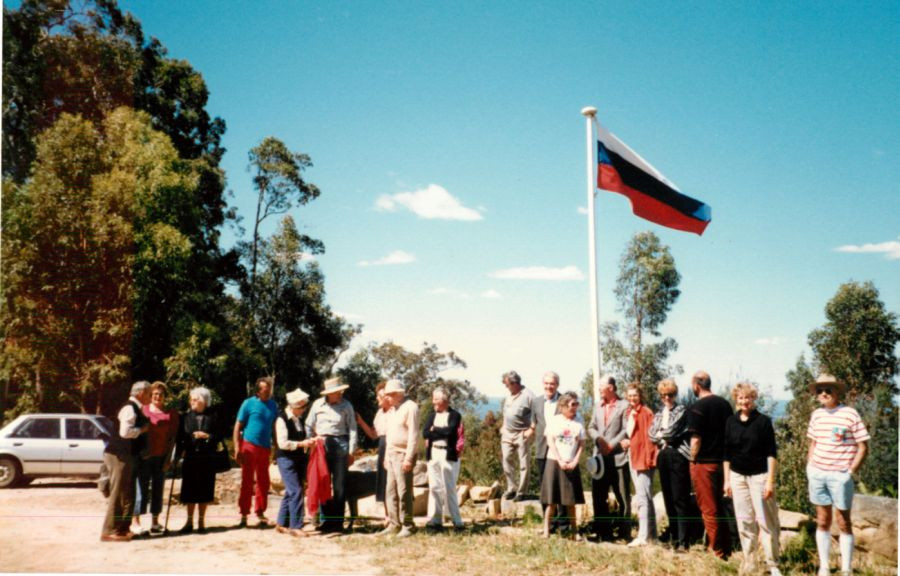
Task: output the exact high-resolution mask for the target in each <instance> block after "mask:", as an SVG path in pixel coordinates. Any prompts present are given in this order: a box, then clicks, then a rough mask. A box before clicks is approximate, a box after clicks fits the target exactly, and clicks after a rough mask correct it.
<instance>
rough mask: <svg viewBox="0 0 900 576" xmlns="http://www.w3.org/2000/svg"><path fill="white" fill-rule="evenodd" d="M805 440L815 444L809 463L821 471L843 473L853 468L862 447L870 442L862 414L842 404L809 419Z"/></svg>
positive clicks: (822, 410) (817, 411) (817, 412)
mask: <svg viewBox="0 0 900 576" xmlns="http://www.w3.org/2000/svg"><path fill="white" fill-rule="evenodd" d="M806 437H807V438H809V439H810V440H814V441H815V442H816V446H815V448H813V453H812V459H811V460H810V463H811V464H812V465H813V466H815V467H816V468H818V469H820V470H835V471H840V472H843V471H845V470H848V469H849V468H850V465H851V464H852V463H853V458H855V457H856V453H857V452H858V451H859V443H860V442H866V441H868V440H869V431H868V430H866V425H865V423H863V421H862V419H861V418H860V417H859V412H857V411H856V410H855V409H854V408H851V407H849V406H844V405H843V404H841V405H840V406H838V407H837V408H832V409H831V410H828V409H826V408H818V409H816V411H815V412H813V413H812V417H811V418H810V419H809V426H808V427H807V429H806Z"/></svg>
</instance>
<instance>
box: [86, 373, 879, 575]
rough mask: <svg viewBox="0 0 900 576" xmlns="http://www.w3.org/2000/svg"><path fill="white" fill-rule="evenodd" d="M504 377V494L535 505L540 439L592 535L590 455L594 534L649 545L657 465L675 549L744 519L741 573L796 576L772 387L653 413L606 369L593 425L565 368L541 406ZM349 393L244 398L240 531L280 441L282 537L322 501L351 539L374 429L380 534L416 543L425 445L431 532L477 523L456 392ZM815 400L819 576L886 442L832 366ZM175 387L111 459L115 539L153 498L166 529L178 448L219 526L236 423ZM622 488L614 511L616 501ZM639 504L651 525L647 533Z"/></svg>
mask: <svg viewBox="0 0 900 576" xmlns="http://www.w3.org/2000/svg"><path fill="white" fill-rule="evenodd" d="M503 383H504V384H505V385H506V387H507V390H508V395H507V396H506V397H505V398H504V399H503V402H502V405H501V412H502V420H501V429H500V438H501V440H500V443H501V446H500V448H501V455H502V464H503V471H504V476H505V480H506V492H505V493H504V494H503V497H504V498H505V499H509V500H522V499H524V498H525V497H526V496H525V494H526V491H527V489H528V486H529V473H530V470H531V462H530V458H531V448H532V444H534V450H535V452H534V454H535V458H536V461H537V469H538V472H539V474H540V479H539V485H540V501H541V503H542V505H543V507H544V525H543V533H544V535H545V536H549V535H550V533H551V531H553V530H554V529H557V528H563V527H564V526H566V525H568V526H569V527H570V528H571V531H570V534H571V536H572V537H573V538H576V539H577V538H580V537H579V536H578V530H577V529H576V528H577V527H576V526H575V506H576V505H577V504H583V503H584V501H585V498H584V488H583V486H582V482H581V474H580V463H581V461H582V455H583V454H585V453H588V452H589V453H590V455H589V456H587V458H585V461H586V466H587V469H588V471H589V473H590V475H591V493H592V496H593V504H594V510H593V512H594V514H593V519H592V522H591V531H592V532H593V536H594V537H596V538H598V539H601V540H614V539H617V538H618V539H625V540H627V541H629V542H628V545H629V546H633V547H635V546H645V545H647V544H650V543H652V542H654V541H656V540H657V539H658V535H657V526H656V510H655V508H654V504H653V497H652V486H653V478H654V475H655V473H656V471H657V470H658V471H659V474H660V486H661V488H662V494H663V501H664V503H665V508H666V512H667V515H668V517H669V529H668V539H669V542H670V544H671V545H672V546H673V547H674V548H675V549H680V548H687V547H689V546H690V544H691V542H692V539H693V534H694V530H693V526H692V522H691V519H692V518H693V517H695V516H696V512H695V510H696V508H695V507H698V508H699V514H700V517H701V518H702V523H703V528H704V530H705V533H706V538H707V542H708V547H709V549H710V550H711V551H712V552H713V553H714V554H716V555H717V556H719V557H726V556H727V555H728V554H729V553H730V542H731V537H730V534H729V524H730V523H732V522H735V523H736V526H737V531H738V534H739V537H740V543H741V548H742V550H743V553H744V560H743V563H742V571H744V572H750V571H753V570H755V568H756V555H757V549H758V548H759V545H760V543H761V546H762V550H763V554H764V559H765V563H766V566H767V568H768V569H769V571H770V573H771V574H773V575H777V574H780V572H779V569H778V558H779V554H780V551H779V533H780V527H779V521H778V506H777V503H776V501H775V483H776V478H777V447H776V442H775V432H774V427H773V424H772V420H771V418H770V417H768V416H766V415H764V414H761V413H760V412H759V411H758V410H757V408H756V401H757V399H758V394H759V392H758V390H757V389H756V387H755V386H754V385H752V384H750V383H747V382H741V383H739V384H737V385H735V386H734V388H733V389H732V391H731V395H732V400H733V402H734V406H735V407H736V409H737V411H736V412H735V411H734V410H733V409H732V404H731V403H730V402H728V401H727V400H726V399H724V398H722V397H720V396H718V395H716V394H714V393H713V392H712V390H711V388H712V382H711V379H710V376H709V375H708V374H707V373H705V372H702V371H701V372H697V373H696V374H695V375H694V376H693V377H692V379H691V390H692V392H693V394H694V396H695V397H696V400H695V401H694V402H692V403H690V404H689V406H687V407H686V406H684V405H682V404H679V403H678V387H677V385H676V384H675V382H674V380H671V379H665V380H662V381H661V382H659V384H658V386H657V392H658V394H659V398H660V402H661V406H660V407H659V409H658V410H657V411H656V412H654V411H653V410H652V409H651V408H650V407H649V406H648V405H647V404H646V403H645V399H644V392H643V389H642V388H641V386H640V385H639V384H637V383H632V384H628V385H627V386H625V389H624V392H625V398H624V399H622V398H620V397H619V394H618V388H617V385H616V380H615V378H613V377H612V376H604V377H602V378H601V379H600V384H599V389H598V390H597V391H596V397H597V401H596V402H595V405H594V409H593V412H592V414H591V417H590V421H589V422H588V423H587V425H586V426H585V424H584V423H583V421H582V417H581V415H580V413H579V410H578V407H579V405H580V403H579V400H578V396H577V394H575V393H573V392H567V393H560V392H559V376H558V375H557V374H556V373H555V372H547V373H546V374H545V375H544V378H543V394H540V395H537V396H535V395H534V394H532V393H531V392H530V391H529V390H528V389H527V388H525V387H524V386H523V385H522V380H521V377H520V376H519V375H518V374H517V373H516V372H515V371H510V372H507V373H505V374H504V375H503ZM347 388H348V386H347V385H346V384H344V383H343V382H342V381H341V380H340V379H339V378H332V379H329V380H327V381H326V382H325V383H324V386H323V389H322V391H321V394H320V397H319V398H317V399H316V400H315V401H314V402H312V405H311V406H309V400H310V396H309V394H307V393H306V392H304V391H303V390H301V389H299V388H297V389H296V390H293V391H290V392H288V393H287V395H286V400H287V405H286V406H285V407H284V409H283V410H281V411H279V410H278V407H277V405H276V403H275V401H274V400H273V399H272V392H273V381H272V379H270V378H260V379H258V380H257V382H256V394H255V395H254V396H252V397H250V398H248V399H247V400H245V401H244V402H243V404H242V405H241V407H240V409H239V411H238V414H237V418H236V420H235V423H234V428H233V441H234V458H235V460H236V461H237V462H238V463H239V464H240V466H241V489H240V497H239V500H238V508H239V512H240V518H241V519H240V523H239V526H241V527H244V526H247V518H248V516H249V515H250V511H251V507H252V509H253V511H254V512H255V515H256V519H257V525H263V526H265V525H268V524H269V520H268V518H267V517H266V509H267V503H268V492H269V487H270V479H269V463H270V460H271V457H272V454H271V452H272V448H273V444H274V450H275V454H274V456H275V462H276V463H277V465H278V469H279V472H280V473H281V477H282V481H283V483H284V486H285V496H284V498H283V499H282V502H281V507H280V509H279V511H278V515H277V517H276V521H275V526H276V529H277V530H278V531H279V532H282V533H286V534H290V535H292V536H297V537H302V536H305V535H306V532H304V531H303V530H301V529H302V528H303V524H304V518H305V517H306V514H305V513H304V504H305V502H306V500H305V496H304V495H305V494H306V495H307V496H308V498H309V500H310V501H309V502H308V504H309V506H308V508H309V512H310V514H309V515H310V516H311V517H314V518H317V524H318V525H317V529H318V531H319V532H324V533H329V532H341V531H343V530H344V507H345V500H346V499H345V489H346V481H347V473H348V469H349V466H350V465H351V464H352V463H353V458H354V456H353V455H354V453H355V451H356V447H357V426H359V428H361V429H362V430H363V432H364V433H365V434H366V435H367V436H368V437H370V438H371V439H373V440H375V439H377V440H378V460H377V469H376V500H377V501H378V502H383V505H384V515H385V528H384V529H383V530H382V531H381V532H380V534H382V535H397V536H399V537H406V536H409V535H410V534H412V532H413V530H414V524H413V510H412V502H413V498H412V494H413V492H412V482H413V476H412V475H413V468H414V465H415V463H416V460H417V457H418V454H417V450H418V445H419V441H420V439H421V440H424V443H425V458H426V461H427V471H428V480H429V499H428V520H427V522H426V528H427V529H430V530H440V529H442V527H443V521H444V516H445V514H446V515H449V517H450V519H451V521H452V524H453V526H454V527H455V528H462V527H463V520H462V517H461V515H460V511H459V503H458V501H457V490H456V483H457V480H458V477H459V458H460V455H461V453H462V451H463V448H464V443H465V432H464V429H463V425H462V418H461V415H460V413H459V412H458V411H456V410H454V409H453V408H451V407H450V394H449V392H448V390H446V389H445V388H444V387H441V386H439V387H437V388H435V390H434V392H433V396H432V407H433V411H431V412H430V413H429V414H428V417H427V418H426V420H425V422H424V423H423V424H422V425H421V426H420V417H419V408H418V406H417V404H416V403H415V402H414V401H413V400H411V399H409V398H407V397H406V390H405V386H404V384H403V382H402V381H400V380H396V379H392V380H387V381H386V382H381V383H380V384H379V385H378V387H377V388H376V399H377V403H378V409H377V412H376V415H375V419H374V422H373V424H372V426H369V425H368V424H367V423H366V422H364V421H363V419H362V418H361V417H360V416H359V415H358V414H357V413H356V412H355V411H354V409H353V406H352V405H351V404H350V402H349V401H347V400H346V399H345V398H344V397H343V395H344V391H345V390H347ZM809 390H810V392H811V393H813V394H814V395H815V397H816V399H817V401H818V402H819V404H820V408H818V409H817V410H816V411H815V412H814V413H813V415H812V417H811V419H810V423H809V427H808V431H807V437H808V439H809V441H810V447H809V454H808V458H807V461H808V463H807V476H808V480H809V498H810V501H811V502H812V503H813V504H814V505H815V506H816V512H817V517H816V520H817V532H816V544H817V548H818V552H819V557H820V571H819V572H820V574H826V573H829V572H830V570H829V558H830V548H831V534H830V529H831V522H832V507H834V508H836V509H837V511H838V514H837V520H838V527H839V529H840V537H839V545H840V552H841V568H842V570H843V571H844V572H848V573H849V570H850V565H851V562H852V554H853V534H852V524H851V516H850V510H851V505H852V499H853V492H854V483H853V478H852V475H853V474H854V473H856V471H857V470H858V469H859V467H860V466H861V465H862V463H863V460H864V458H865V456H866V452H867V442H868V440H869V435H868V432H867V430H866V427H865V424H864V423H863V422H862V420H861V419H860V417H859V414H858V413H857V412H856V410H855V409H853V408H851V407H849V406H846V405H844V404H843V403H841V398H842V396H843V394H844V393H845V392H846V386H845V385H844V384H843V383H842V382H840V381H838V380H837V379H835V378H834V377H833V376H830V375H827V374H823V375H821V376H819V377H818V378H817V379H816V380H815V381H814V382H813V383H811V384H810V386H809ZM167 392H168V390H167V388H166V386H165V385H164V384H163V383H161V382H156V383H154V384H153V385H150V384H148V383H147V382H137V383H135V384H134V385H133V386H132V389H131V395H130V397H129V399H128V402H127V403H126V404H125V405H124V406H123V407H122V409H121V410H120V411H119V413H118V418H117V419H118V422H117V426H116V429H115V430H114V431H113V434H112V437H111V438H110V440H109V442H108V444H107V448H106V453H105V455H104V464H105V467H106V468H107V470H108V471H109V487H110V496H109V502H108V509H107V513H106V517H105V519H104V524H103V529H102V533H101V540H103V541H126V540H129V539H130V538H131V537H132V535H133V534H134V531H140V516H141V515H142V514H144V513H146V511H147V509H148V506H149V510H150V512H151V515H152V521H151V526H150V531H151V532H160V531H162V526H161V525H160V523H159V515H160V512H161V510H162V493H163V489H162V482H163V476H164V473H165V471H166V470H167V469H168V467H169V465H170V462H171V461H172V458H171V457H170V455H171V454H172V453H173V451H174V454H175V458H176V459H178V458H180V459H181V460H182V462H183V465H182V486H181V497H180V499H181V502H182V503H183V504H186V505H187V511H188V520H187V522H186V524H185V525H184V526H183V527H182V528H181V529H180V531H181V532H185V533H187V532H192V531H193V530H194V521H193V518H194V511H195V509H196V510H198V515H197V531H198V532H200V533H202V532H205V529H206V528H205V513H206V508H207V506H208V504H209V503H210V502H212V500H213V497H214V488H215V474H216V464H215V461H216V455H217V452H218V446H219V444H220V443H222V432H221V430H222V428H221V426H220V422H219V421H218V418H217V416H216V414H215V412H214V411H210V410H208V408H209V407H210V405H211V402H212V399H211V394H210V392H209V390H207V389H206V388H202V387H198V388H194V389H192V390H191V391H190V396H189V398H190V410H188V411H187V412H186V413H185V414H184V415H183V416H181V417H179V415H178V413H177V412H174V411H167V410H165V400H166V394H167ZM307 408H309V413H308V414H307V415H306V416H305V418H304V417H303V416H304V413H305V412H306V410H307ZM222 444H224V443H222ZM308 474H309V477H308V478H307V475H308ZM632 487H633V490H634V494H633V496H632ZM610 491H612V494H613V499H614V500H615V503H616V506H615V509H614V510H610V506H609V493H610ZM135 494H137V495H138V498H137V501H135ZM726 499H730V501H731V503H732V505H733V516H732V515H731V513H730V511H728V510H727V509H726ZM251 505H252V506H251ZM632 512H634V513H635V514H636V516H637V520H638V522H637V524H638V530H637V534H636V536H635V537H634V538H632V524H631V518H632ZM132 518H134V519H135V520H134V521H133V522H134V523H133V526H132V527H131V529H129V524H131V523H132Z"/></svg>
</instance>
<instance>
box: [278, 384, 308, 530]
mask: <svg viewBox="0 0 900 576" xmlns="http://www.w3.org/2000/svg"><path fill="white" fill-rule="evenodd" d="M308 403H309V394H307V393H306V392H304V391H303V390H301V389H299V388H297V389H296V390H294V391H292V392H288V393H287V404H288V405H287V408H285V410H284V413H282V414H279V415H278V418H277V419H276V420H275V442H276V446H277V448H276V450H275V462H276V463H277V464H278V470H279V472H281V480H282V482H284V498H282V500H281V507H280V508H279V509H278V518H277V519H276V522H275V530H277V531H278V532H281V533H282V534H290V535H291V536H298V537H299V536H305V535H306V534H305V533H304V532H302V531H301V530H300V529H301V528H303V481H304V479H305V478H306V464H307V456H306V450H308V449H309V448H310V447H311V446H312V445H313V443H315V440H307V438H306V428H305V427H304V425H303V422H302V421H301V420H300V416H301V415H302V414H303V412H304V411H305V410H306V405H307V404H308Z"/></svg>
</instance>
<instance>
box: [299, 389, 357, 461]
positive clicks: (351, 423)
mask: <svg viewBox="0 0 900 576" xmlns="http://www.w3.org/2000/svg"><path fill="white" fill-rule="evenodd" d="M306 435H307V436H309V437H313V436H348V437H349V438H350V442H349V447H348V450H349V451H350V453H351V454H353V453H354V452H355V451H356V413H355V412H354V411H353V406H352V405H351V404H350V402H349V401H348V400H347V399H346V398H341V400H340V401H339V402H335V403H334V404H329V403H328V401H327V400H326V399H325V398H324V397H322V398H318V399H317V400H316V401H315V402H313V404H312V407H311V408H310V409H309V415H308V416H307V417H306Z"/></svg>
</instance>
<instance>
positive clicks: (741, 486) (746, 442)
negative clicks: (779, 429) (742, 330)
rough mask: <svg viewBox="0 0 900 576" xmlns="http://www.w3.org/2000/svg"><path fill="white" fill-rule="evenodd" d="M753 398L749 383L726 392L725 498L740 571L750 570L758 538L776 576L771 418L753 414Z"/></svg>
mask: <svg viewBox="0 0 900 576" xmlns="http://www.w3.org/2000/svg"><path fill="white" fill-rule="evenodd" d="M758 395H759V392H758V391H757V389H756V387H755V386H754V385H753V384H750V383H749V382H740V383H738V384H736V385H735V387H734V389H733V390H732V391H731V396H732V398H733V399H734V403H735V406H736V408H737V412H736V413H734V414H733V415H732V416H731V417H730V418H729V419H728V421H727V422H726V423H725V460H724V471H725V495H726V496H731V497H732V498H733V500H734V515H735V517H736V519H737V525H738V533H739V534H740V537H741V549H742V550H743V551H744V560H743V562H742V563H741V572H742V573H752V572H754V571H756V549H757V548H758V541H759V540H761V541H762V547H763V551H764V552H765V558H766V565H767V567H768V569H769V572H770V573H771V574H772V576H780V575H781V572H780V571H779V570H778V557H779V555H780V554H781V551H780V545H779V540H778V538H779V535H780V534H781V526H780V524H779V522H778V504H777V503H776V502H775V473H776V465H777V461H776V456H777V450H776V447H775V429H774V427H773V426H772V420H771V419H770V418H769V417H768V416H766V415H764V414H760V413H759V412H758V411H757V410H756V398H757V396H758Z"/></svg>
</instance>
